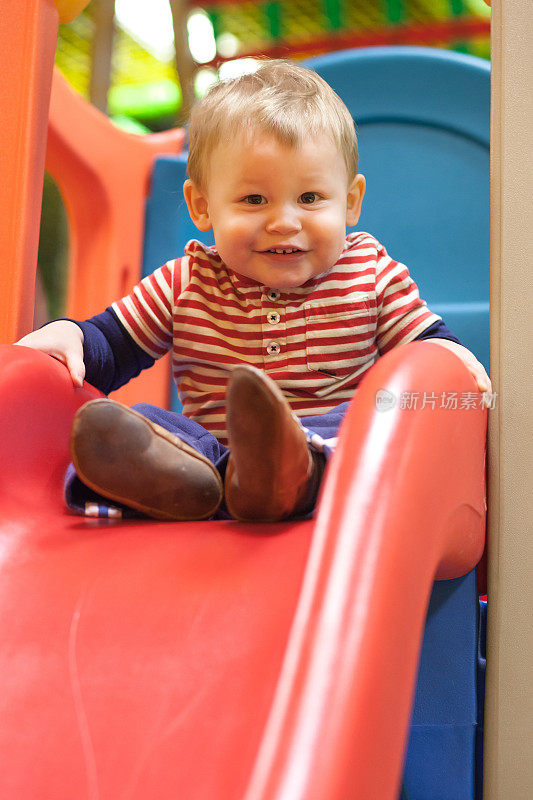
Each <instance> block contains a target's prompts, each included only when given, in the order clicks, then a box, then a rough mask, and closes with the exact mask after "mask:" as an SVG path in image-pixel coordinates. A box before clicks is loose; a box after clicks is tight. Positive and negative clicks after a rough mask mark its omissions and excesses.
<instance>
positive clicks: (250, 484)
mask: <svg viewBox="0 0 533 800" xmlns="http://www.w3.org/2000/svg"><path fill="white" fill-rule="evenodd" d="M189 141H190V150H189V159H188V174H189V176H190V177H189V178H188V179H187V180H186V181H185V184H184V195H185V200H186V203H187V207H188V209H189V213H190V215H191V218H192V220H193V222H194V223H195V225H196V227H197V228H198V229H199V230H200V231H208V230H210V229H211V228H212V229H213V232H214V238H215V247H214V248H211V247H206V246H204V245H202V244H201V243H200V242H198V241H192V242H189V244H188V245H187V247H186V249H185V255H184V256H183V257H182V258H177V259H175V260H172V261H169V262H168V263H167V264H166V265H165V266H163V267H162V268H160V269H158V270H156V271H155V272H154V273H153V274H152V275H150V276H149V277H147V278H145V279H144V280H142V281H141V283H140V284H139V285H138V286H136V287H135V288H134V289H133V291H132V292H131V294H129V295H128V296H127V297H124V298H123V299H121V300H119V301H117V302H115V303H113V305H112V306H111V307H110V308H108V309H106V311H104V312H103V313H102V314H99V315H97V316H96V317H93V318H92V319H90V320H87V321H85V322H79V323H75V322H71V321H67V320H60V321H56V322H53V323H50V324H49V325H47V326H45V327H44V328H42V329H40V330H38V331H35V332H33V333H31V334H29V335H28V336H26V337H24V339H22V340H21V341H20V342H19V344H24V345H27V346H32V347H35V348H37V349H40V350H44V351H45V352H47V353H49V354H50V355H52V356H54V357H55V358H58V359H59V360H61V361H63V362H64V363H65V364H66V365H67V367H68V369H69V370H70V373H71V375H72V378H73V381H74V383H75V384H76V385H81V383H82V381H83V378H84V376H85V377H86V379H87V380H88V381H90V382H91V383H92V384H93V385H95V386H97V387H98V388H99V389H101V390H102V391H104V392H105V393H108V392H110V391H112V390H113V389H116V388H118V387H119V386H121V385H123V384H124V383H126V382H127V381H128V380H130V379H131V378H132V377H134V376H135V375H137V374H138V373H139V371H140V370H141V369H144V368H146V367H149V366H151V365H152V364H153V363H154V360H155V359H156V358H158V357H160V356H161V355H163V354H164V353H165V352H167V351H168V350H172V368H173V375H174V379H175V381H176V384H177V386H178V392H179V396H180V399H181V401H182V403H183V411H184V413H183V415H179V414H175V413H173V412H168V411H163V410H161V409H157V408H155V407H153V406H146V405H141V406H137V409H136V410H132V409H128V408H126V407H125V406H122V405H120V404H118V403H115V402H114V401H111V400H107V399H102V400H96V401H93V402H91V403H88V404H86V405H85V406H83V407H82V408H81V409H80V410H79V411H78V413H77V415H76V418H75V420H74V425H73V430H72V436H71V451H72V457H73V462H74V467H75V469H76V473H77V475H75V474H74V472H73V471H71V474H70V476H69V478H68V480H67V502H69V505H70V506H71V507H78V508H81V509H82V510H85V512H86V513H100V514H105V513H107V514H115V515H118V514H119V513H124V512H123V510H121V511H119V510H118V507H115V506H114V505H113V504H110V503H109V500H112V501H117V502H118V503H119V504H120V505H121V506H122V507H126V508H129V509H135V510H137V511H140V512H142V513H144V514H148V515H150V516H153V517H156V518H160V519H177V520H191V519H203V518H207V517H211V516H214V515H219V516H224V515H227V514H229V515H230V516H233V517H234V518H236V519H240V520H265V521H276V520H281V519H286V518H290V517H294V516H298V515H303V514H306V513H309V512H310V511H311V510H312V509H313V507H314V503H315V501H316V497H317V493H318V488H319V485H320V480H321V477H322V473H323V470H324V465H325V461H326V458H327V456H328V454H329V453H330V452H331V449H332V446H333V444H334V441H335V436H336V432H337V429H338V426H339V424H340V421H341V420H342V417H343V414H344V412H345V410H346V407H347V405H348V403H349V401H350V400H351V398H352V397H353V395H354V392H355V389H356V387H357V385H358V383H359V381H360V380H361V378H362V377H363V375H364V374H365V373H366V371H367V370H368V369H370V368H371V366H372V365H373V363H374V362H375V361H376V359H377V358H378V357H379V355H380V354H382V353H385V352H387V351H388V350H390V349H391V348H393V347H397V346H399V345H403V344H407V343H409V342H412V341H414V340H417V339H435V341H437V342H440V343H441V344H443V345H444V346H446V347H448V348H450V349H452V350H453V351H454V352H456V353H457V355H458V356H459V357H460V358H461V359H462V360H463V361H464V362H465V364H466V366H467V367H468V369H469V370H470V372H471V373H472V375H473V376H474V377H475V379H476V381H477V385H478V388H479V389H480V390H481V391H489V390H490V381H489V379H488V377H487V375H486V373H485V370H484V369H483V367H482V365H481V364H480V363H479V362H478V361H477V360H476V359H475V357H474V356H473V355H472V354H471V353H470V352H469V351H468V350H467V349H466V348H464V347H462V346H461V345H460V344H459V343H458V340H457V339H456V338H455V337H454V336H453V334H451V333H450V331H448V329H447V328H446V326H445V325H444V323H443V322H442V320H441V318H440V317H438V316H437V315H435V314H433V313H432V312H431V311H430V310H429V309H428V307H427V306H426V304H425V303H424V301H423V300H422V299H421V298H420V297H419V293H418V290H417V287H416V285H415V284H414V282H413V280H412V279H411V278H410V276H409V274H408V271H407V269H406V267H405V266H404V265H402V264H399V263H397V262H395V261H393V260H392V259H391V258H390V257H389V256H388V254H387V252H386V250H385V248H384V247H383V246H382V245H381V244H380V243H379V242H378V241H376V239H374V238H373V237H372V236H371V235H369V234H367V233H352V234H350V235H348V236H346V226H354V225H356V223H357V222H358V220H359V215H360V212H361V204H362V201H363V196H364V193H365V179H364V177H363V175H361V174H360V173H358V171H357V166H358V163H357V162H358V155H357V140H356V135H355V129H354V124H353V120H352V118H351V116H350V114H349V112H348V110H347V109H346V107H345V106H344V104H343V103H342V102H341V100H340V99H339V98H338V97H337V95H336V94H335V93H334V92H333V90H332V89H331V88H330V87H329V86H328V85H327V84H326V83H325V82H324V81H323V80H322V79H321V78H320V77H319V76H318V75H316V74H315V73H314V72H312V71H310V70H307V69H305V68H302V67H299V66H296V65H294V64H290V63H286V62H283V61H273V62H266V63H265V64H264V65H263V66H262V67H261V68H260V69H259V70H258V71H257V72H255V73H253V74H251V75H246V76H244V77H241V78H238V79H235V80H231V81H228V82H223V83H219V84H217V85H215V86H214V87H213V88H212V89H211V90H210V92H209V93H208V94H207V96H206V97H205V98H204V99H203V100H202V101H201V102H200V103H199V104H198V105H197V107H196V108H195V109H194V110H193V114H192V118H191V123H190V128H189ZM300 420H301V422H300ZM227 445H229V448H228V446H227ZM91 490H92V492H93V494H91ZM94 493H95V494H94ZM126 513H127V512H126Z"/></svg>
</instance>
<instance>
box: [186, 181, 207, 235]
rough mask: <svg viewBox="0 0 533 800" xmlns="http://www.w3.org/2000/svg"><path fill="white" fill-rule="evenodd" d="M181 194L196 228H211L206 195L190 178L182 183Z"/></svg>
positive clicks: (201, 229)
mask: <svg viewBox="0 0 533 800" xmlns="http://www.w3.org/2000/svg"><path fill="white" fill-rule="evenodd" d="M183 196H184V197H185V202H186V203H187V208H188V209H189V214H190V216H191V219H192V221H193V222H194V224H195V225H196V227H197V228H198V230H199V231H209V230H211V220H210V218H209V206H208V203H207V197H206V195H205V194H204V192H202V191H201V190H200V189H199V188H198V187H197V186H196V184H195V183H193V182H192V181H191V179H190V178H187V180H186V181H185V183H184V184H183Z"/></svg>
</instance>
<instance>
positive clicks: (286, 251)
mask: <svg viewBox="0 0 533 800" xmlns="http://www.w3.org/2000/svg"><path fill="white" fill-rule="evenodd" d="M263 252H264V253H273V254H274V255H277V256H288V255H293V254H294V253H303V252H304V251H303V250H300V248H299V247H271V248H269V249H268V250H263Z"/></svg>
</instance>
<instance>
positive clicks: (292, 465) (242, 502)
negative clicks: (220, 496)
mask: <svg viewBox="0 0 533 800" xmlns="http://www.w3.org/2000/svg"><path fill="white" fill-rule="evenodd" d="M226 415H227V427H228V437H229V448H230V458H229V461H228V466H227V470H226V477H225V487H224V488H225V498H226V505H227V508H228V511H229V512H230V514H231V515H232V516H233V517H235V519H238V520H241V521H243V522H248V521H257V522H276V521H279V520H281V519H287V518H288V517H292V516H296V515H298V514H302V513H305V512H306V511H308V510H310V507H311V506H312V502H313V501H314V499H315V496H316V491H318V482H319V481H318V476H317V470H316V468H315V462H314V459H313V457H312V456H311V452H310V450H309V448H308V445H307V439H306V436H305V433H304V432H303V430H302V428H301V427H300V425H299V424H298V422H297V421H296V420H295V419H294V416H293V413H292V411H291V409H290V406H289V404H288V403H287V401H286V400H285V398H284V397H283V394H282V392H281V391H280V389H279V388H278V386H277V385H276V384H275V383H274V382H273V381H272V380H270V378H268V377H267V376H266V375H265V374H264V373H263V372H261V370H258V369H255V367H250V366H239V367H236V368H235V369H234V370H233V373H232V376H231V379H230V382H229V386H228V391H227V412H226ZM315 484H316V486H315ZM313 488H314V489H315V491H314V493H313ZM311 495H313V497H312V498H311ZM310 499H311V503H309V500H310Z"/></svg>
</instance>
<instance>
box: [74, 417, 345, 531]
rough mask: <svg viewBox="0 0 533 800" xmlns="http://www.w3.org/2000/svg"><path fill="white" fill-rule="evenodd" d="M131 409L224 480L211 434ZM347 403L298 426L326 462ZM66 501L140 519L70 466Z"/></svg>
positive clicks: (91, 511) (222, 456) (88, 510)
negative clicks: (185, 446)
mask: <svg viewBox="0 0 533 800" xmlns="http://www.w3.org/2000/svg"><path fill="white" fill-rule="evenodd" d="M133 408H134V409H135V410H136V411H138V412H139V414H142V415H143V416H144V417H146V418H147V419H149V420H151V421H152V422H155V423H157V424H158V425H160V426H161V427H162V428H165V429H166V430H167V431H170V433H173V434H174V435H175V436H179V438H180V439H182V440H183V441H184V442H186V443H187V444H188V445H190V446H191V447H192V448H194V449H195V450H197V451H198V452H199V453H202V455H204V456H205V457H206V458H208V459H209V461H211V463H212V464H214V465H215V466H216V468H217V469H218V471H219V472H220V474H221V477H222V480H224V473H225V471H226V464H227V461H228V457H229V450H228V448H227V447H225V446H224V445H223V444H221V443H220V442H219V441H218V439H217V438H216V437H215V436H213V434H212V433H209V431H206V430H205V428H203V427H202V426H201V425H199V424H198V422H194V420H192V419H188V418H187V417H184V416H183V414H178V413H177V412H176V411H165V410H164V409H162V408H158V407H157V406H152V405H149V404H148V403H138V404H137V405H135V406H133ZM347 408H348V403H347V402H346V403H341V404H340V405H338V406H336V407H335V408H334V409H333V410H332V411H328V412H327V413H326V414H318V415H316V416H313V417H302V418H301V419H300V422H301V423H302V427H303V428H304V431H305V432H306V435H307V440H308V442H309V445H310V447H311V448H312V449H314V450H316V451H318V452H322V453H323V454H324V456H325V458H326V459H328V458H329V457H330V455H331V454H332V452H333V450H334V447H335V439H336V436H337V432H338V430H339V426H340V424H341V422H342V420H343V418H344V415H345V413H346V410H347ZM65 500H66V503H67V506H68V507H69V508H70V510H71V511H74V512H75V513H77V514H83V515H84V516H89V517H109V518H120V517H142V516H143V515H142V514H141V513H140V512H139V511H135V510H134V509H131V508H128V507H126V506H121V505H120V504H119V503H116V502H114V501H113V502H111V501H110V500H108V499H107V498H105V497H103V496H102V495H100V494H98V493H97V492H94V491H93V490H92V489H89V487H88V486H86V485H85V484H84V483H83V482H82V481H81V480H80V479H79V478H78V476H77V475H76V471H75V469H74V466H73V465H72V464H71V465H70V466H69V468H68V470H67V474H66V477H65ZM228 518H229V514H228V512H227V511H225V509H224V508H221V509H220V510H219V511H218V512H217V513H216V515H215V519H228Z"/></svg>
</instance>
